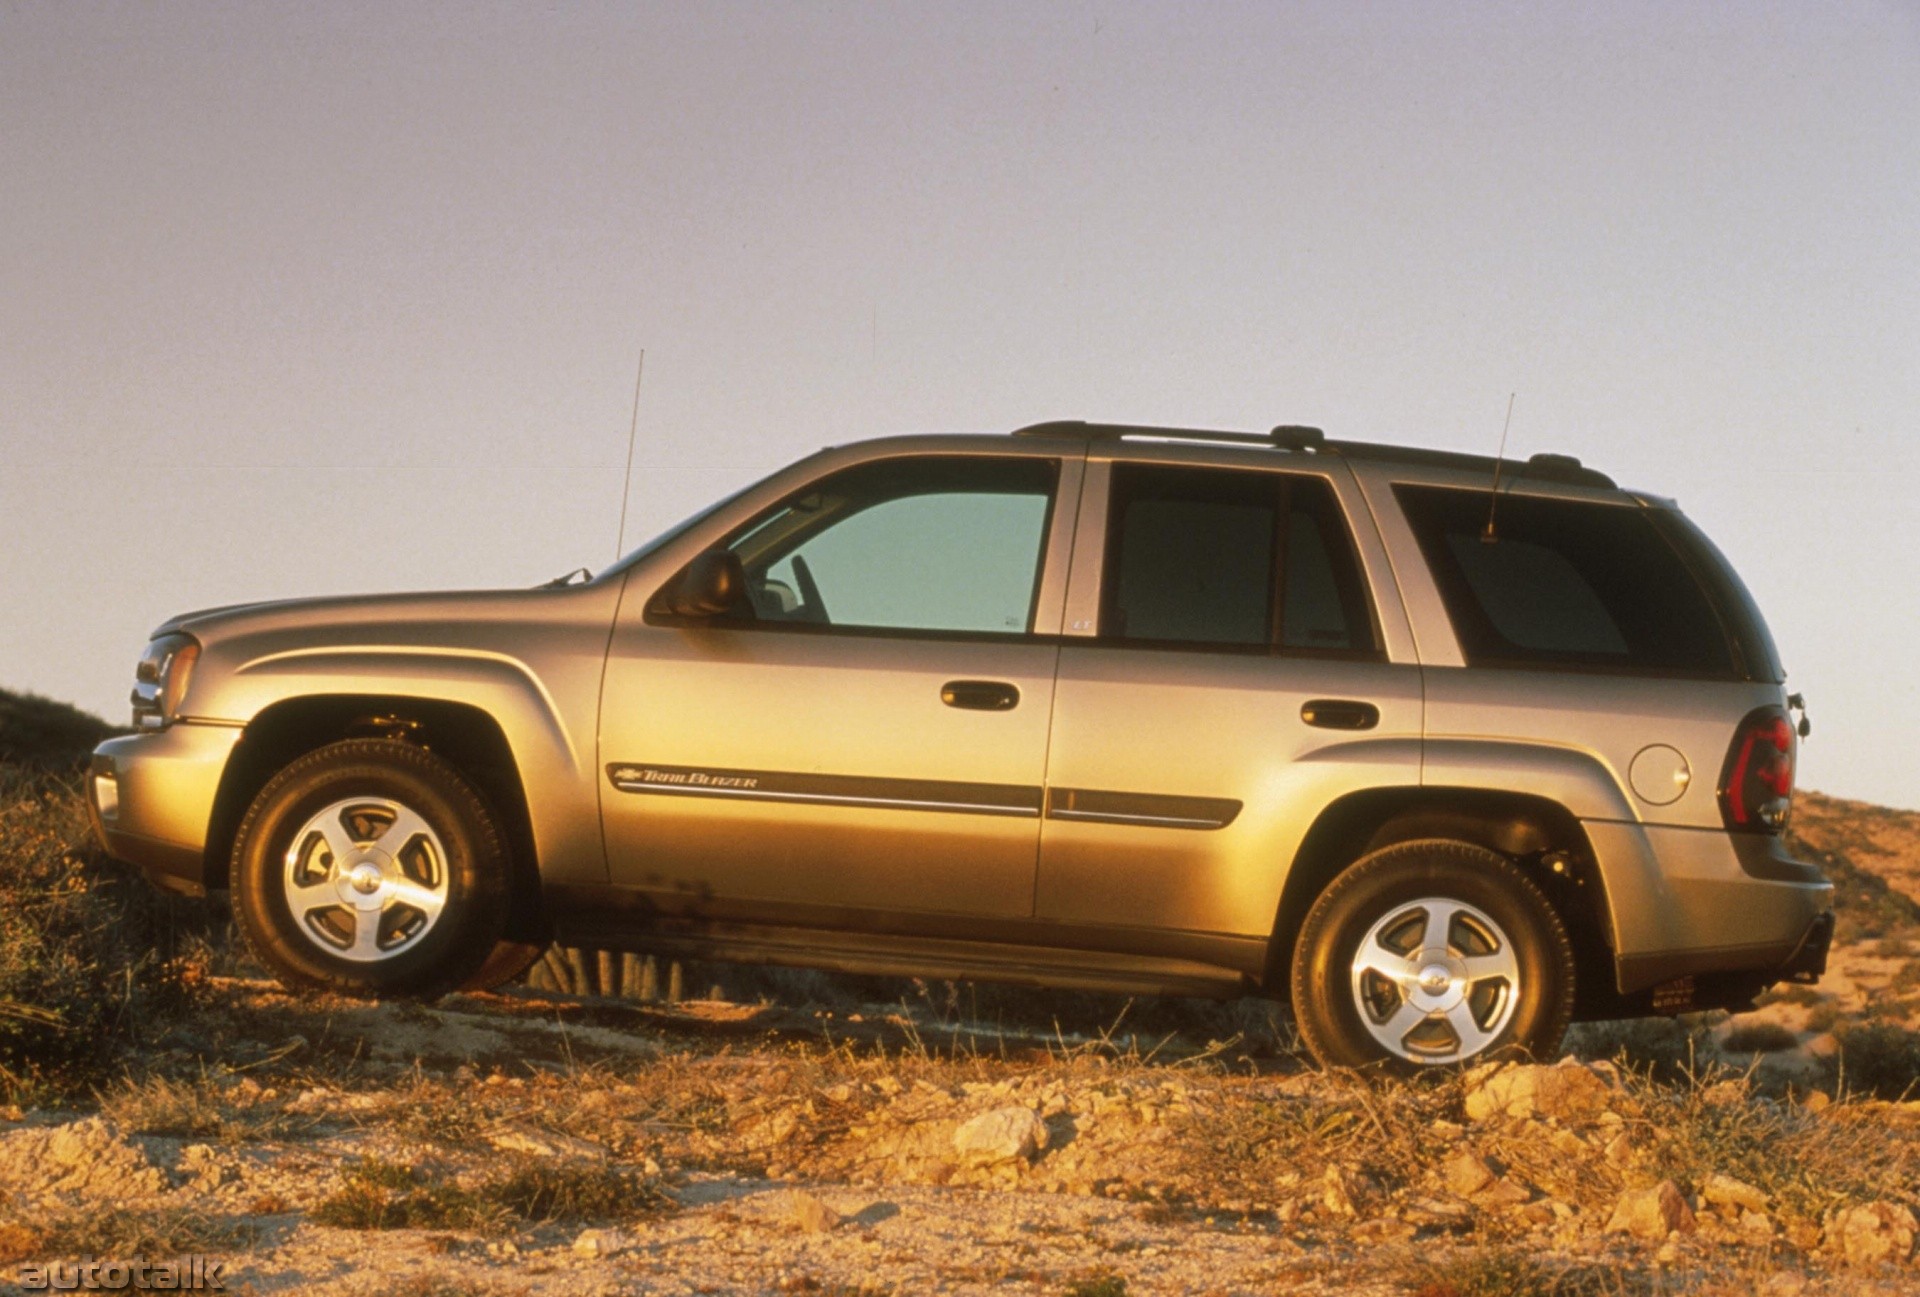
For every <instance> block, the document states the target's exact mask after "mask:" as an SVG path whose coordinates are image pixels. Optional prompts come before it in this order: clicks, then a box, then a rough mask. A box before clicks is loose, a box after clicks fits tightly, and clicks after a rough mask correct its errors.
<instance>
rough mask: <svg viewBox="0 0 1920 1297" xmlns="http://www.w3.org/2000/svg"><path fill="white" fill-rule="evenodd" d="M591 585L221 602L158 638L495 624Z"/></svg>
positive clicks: (169, 626) (183, 616)
mask: <svg viewBox="0 0 1920 1297" xmlns="http://www.w3.org/2000/svg"><path fill="white" fill-rule="evenodd" d="M589 588H590V587H589V586H585V585H576V586H569V587H563V588H551V589H542V588H535V589H531V590H527V589H510V590H438V591H428V592H422V593H405V594H363V595H320V596H313V597H309V598H302V599H265V600H260V601H258V602H255V603H233V604H222V605H220V606H219V607H215V608H200V609H196V610H195V611H193V612H183V613H179V614H177V615H175V616H172V617H169V618H167V620H165V621H163V622H161V623H160V625H159V626H157V627H155V628H154V631H153V633H154V634H155V635H165V634H168V633H170V632H173V631H185V632H186V633H187V634H189V635H192V636H193V637H194V638H196V639H198V640H200V641H201V642H202V643H206V642H208V641H210V640H215V639H229V638H233V637H235V636H244V635H249V634H252V633H255V632H259V631H287V630H318V629H324V628H331V627H359V628H368V627H375V626H383V625H385V626H396V625H409V624H414V625H417V624H420V623H437V622H439V623H445V622H473V621H476V620H477V621H494V620H500V619H510V618H516V617H535V616H537V615H538V610H541V609H544V608H551V607H555V606H557V605H558V604H560V603H562V602H565V601H568V596H569V595H573V596H578V595H579V594H580V593H581V592H583V591H585V590H587V589H589Z"/></svg>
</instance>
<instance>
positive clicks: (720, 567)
mask: <svg viewBox="0 0 1920 1297" xmlns="http://www.w3.org/2000/svg"><path fill="white" fill-rule="evenodd" d="M746 594H747V572H746V569H745V568H743V567H741V566H740V556H739V555H738V554H736V553H734V552H733V551H732V550H730V549H710V550H708V551H706V553H704V554H700V555H698V556H696V557H695V558H694V560H693V562H691V563H689V564H687V566H686V568H685V569H684V570H683V571H682V572H681V573H680V577H679V579H678V580H677V581H675V582H674V584H673V586H672V587H671V588H670V590H669V591H668V592H667V598H666V605H667V611H668V612H670V613H672V614H673V615H674V616H676V617H718V616H719V615H720V614H721V613H725V612H731V611H732V610H733V609H734V608H736V607H738V606H739V605H740V602H741V601H742V600H743V599H745V598H746Z"/></svg>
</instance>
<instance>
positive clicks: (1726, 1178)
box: [1700, 1173, 1767, 1212]
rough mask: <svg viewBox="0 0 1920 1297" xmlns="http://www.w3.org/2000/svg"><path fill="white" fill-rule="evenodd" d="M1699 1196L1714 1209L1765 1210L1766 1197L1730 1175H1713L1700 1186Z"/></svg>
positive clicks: (1743, 1181)
mask: <svg viewBox="0 0 1920 1297" xmlns="http://www.w3.org/2000/svg"><path fill="white" fill-rule="evenodd" d="M1700 1196H1701V1197H1702V1198H1704V1199H1706V1200H1707V1201H1708V1202H1710V1203H1712V1204H1713V1205H1714V1206H1716V1207H1744V1208H1746V1209H1747V1210H1748V1211H1759V1212H1764V1211H1765V1210H1766V1209H1767V1195H1766V1194H1764V1193H1761V1192H1760V1190H1758V1189H1756V1188H1754V1187H1753V1186H1752V1185H1750V1184H1748V1183H1747V1182H1746V1181H1745V1180H1736V1179H1734V1178H1733V1177H1732V1176H1730V1175H1720V1174H1718V1173H1715V1174H1713V1175H1710V1176H1708V1177H1707V1179H1706V1183H1705V1184H1702V1185H1701V1186H1700Z"/></svg>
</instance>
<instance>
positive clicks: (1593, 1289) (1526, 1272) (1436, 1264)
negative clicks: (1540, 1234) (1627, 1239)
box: [1394, 1247, 1655, 1297]
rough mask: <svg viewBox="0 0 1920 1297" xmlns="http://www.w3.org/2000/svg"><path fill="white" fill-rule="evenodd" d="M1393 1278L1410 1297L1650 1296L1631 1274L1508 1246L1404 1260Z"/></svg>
mask: <svg viewBox="0 0 1920 1297" xmlns="http://www.w3.org/2000/svg"><path fill="white" fill-rule="evenodd" d="M1394 1277H1395V1278H1397V1279H1399V1281H1400V1282H1401V1283H1403V1284H1405V1285H1406V1286H1407V1287H1408V1288H1409V1289H1410V1290H1411V1291H1412V1292H1413V1294H1414V1297H1627V1295H1628V1294H1639V1293H1648V1292H1652V1291H1655V1286H1654V1284H1653V1282H1652V1281H1651V1280H1650V1279H1648V1277H1647V1276H1645V1275H1643V1274H1640V1273H1638V1272H1636V1271H1630V1270H1621V1269H1618V1268H1616V1267H1613V1266H1609V1265H1596V1264H1591V1263H1588V1264H1574V1263H1569V1262H1565V1261H1550V1260H1545V1259H1542V1258H1541V1257H1539V1256H1536V1255H1534V1254H1533V1253H1530V1252H1524V1251H1520V1250H1517V1249H1514V1248H1508V1247H1489V1248H1474V1249H1469V1250H1462V1251H1456V1252H1449V1253H1445V1254H1443V1255H1441V1256H1439V1257H1434V1256H1430V1255H1423V1256H1419V1257H1413V1258H1409V1259H1408V1260H1407V1261H1406V1262H1405V1263H1404V1264H1403V1265H1402V1266H1401V1267H1400V1268H1399V1271H1398V1273H1397V1274H1396V1275H1395V1276H1394Z"/></svg>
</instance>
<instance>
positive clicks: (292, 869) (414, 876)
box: [232, 739, 507, 997]
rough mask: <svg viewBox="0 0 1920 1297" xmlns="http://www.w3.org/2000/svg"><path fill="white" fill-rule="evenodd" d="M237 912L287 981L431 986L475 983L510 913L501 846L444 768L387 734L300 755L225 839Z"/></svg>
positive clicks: (428, 989)
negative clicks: (231, 839)
mask: <svg viewBox="0 0 1920 1297" xmlns="http://www.w3.org/2000/svg"><path fill="white" fill-rule="evenodd" d="M232 877H233V889H234V917H235V919H236V920H237V921H238V926H239V929H240V933H241V936H242V937H243V938H244V939H245V941H246V943H247V946H248V948H249V949H250V950H251V951H252V952H253V955H254V957H255V958H256V959H258V960H259V961H260V963H261V964H262V965H264V966H265V967H266V969H267V971H269V972H270V973H272V974H273V975H274V976H275V977H277V978H278V979H279V980H280V981H281V982H283V983H285V984H286V985H288V986H290V987H295V988H301V989H308V990H324V991H339V992H344V993H346V994H350V995H397V996H419V997H432V996H437V995H441V994H444V993H445V992H447V991H451V990H454V989H456V988H458V987H460V986H462V985H464V984H466V983H468V982H469V981H470V980H473V979H474V978H475V977H476V975H477V974H479V973H480V972H481V971H482V970H483V968H484V967H485V966H486V965H487V964H488V962H489V959H490V956H492V955H493V954H494V952H495V948H496V944H497V943H499V941H500V938H501V935H502V932H503V930H504V929H505V927H506V917H507V857H506V848H505V846H504V844H503V839H502V837H501V835H500V832H499V830H498V828H497V827H496V825H495V823H494V819H493V816H492V814H491V812H490V811H489V810H488V809H487V806H486V803H485V801H484V800H482V798H481V797H480V794H479V793H478V792H477V791H476V790H475V789H474V787H473V786H472V785H471V784H469V783H468V782H467V780H466V779H465V777H464V776H462V775H461V774H460V772H459V771H458V770H456V769H455V768H454V767H453V766H452V765H450V764H448V763H447V762H446V761H443V760H442V759H440V758H439V757H437V756H435V755H434V754H433V753H431V752H428V751H425V750H424V749H421V748H417V747H413V746H411V745H409V744H405V743H398V742H393V741H390V740H376V739H354V740H349V741H347V742H344V743H335V744H332V745H330V746H328V747H324V748H321V749H319V750H317V751H315V752H310V753H308V754H307V755H306V756H304V757H301V758H300V759H299V760H297V761H295V762H293V763H292V764H291V765H289V766H288V767H287V768H286V769H284V770H282V771H281V772H280V773H279V774H277V775H275V776H274V777H273V778H272V779H271V780H269V781H268V783H267V786H266V787H265V788H263V789H261V791H260V795H259V796H258V797H256V798H255V799H254V801H253V805H252V806H251V807H250V808H248V811H247V815H246V818H245V820H243V821H242V823H241V826H240V832H239V835H238V838H237V840H236V842H235V845H234V858H233V870H232Z"/></svg>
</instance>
